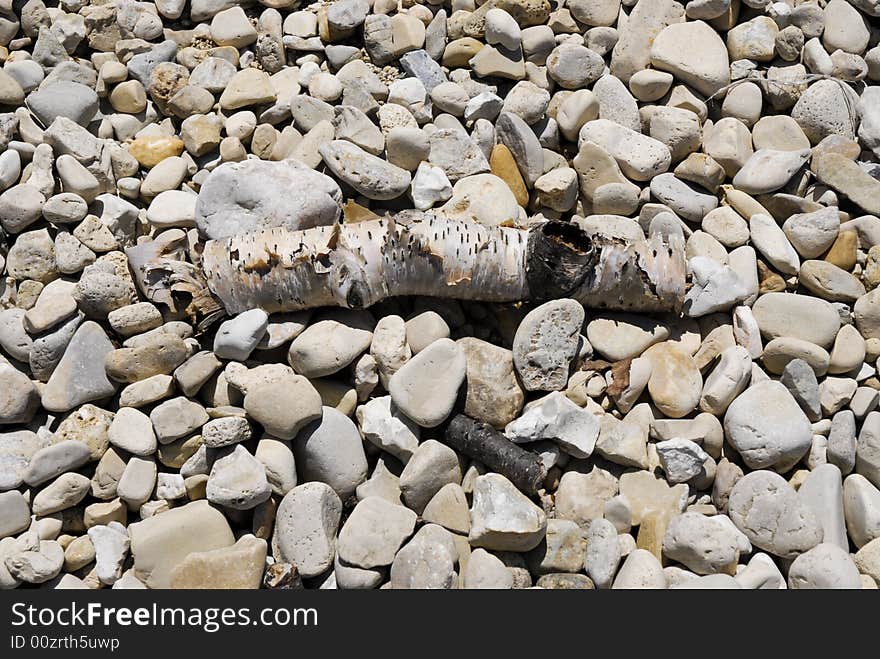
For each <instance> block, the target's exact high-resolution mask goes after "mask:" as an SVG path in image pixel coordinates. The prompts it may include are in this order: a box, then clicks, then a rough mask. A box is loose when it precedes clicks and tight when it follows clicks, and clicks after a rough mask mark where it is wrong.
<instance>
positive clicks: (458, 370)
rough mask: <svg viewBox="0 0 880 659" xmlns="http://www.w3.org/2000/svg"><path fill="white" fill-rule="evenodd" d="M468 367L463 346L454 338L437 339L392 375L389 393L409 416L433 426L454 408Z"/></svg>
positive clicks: (424, 424) (427, 426)
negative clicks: (453, 339)
mask: <svg viewBox="0 0 880 659" xmlns="http://www.w3.org/2000/svg"><path fill="white" fill-rule="evenodd" d="M466 367H467V360H466V358H465V354H464V350H462V349H461V346H459V345H457V344H456V343H455V341H452V340H451V339H437V340H436V341H434V342H433V343H432V344H430V345H429V346H428V347H427V348H425V349H424V350H422V351H421V352H420V353H419V354H417V355H416V356H415V357H413V358H412V359H410V360H409V361H408V362H406V364H404V365H403V366H402V367H401V368H400V370H398V371H397V372H396V373H395V374H394V375H392V376H391V380H390V382H389V383H388V393H390V394H391V400H392V401H393V402H394V404H395V405H397V407H399V408H400V411H401V412H403V413H404V414H405V415H406V416H408V417H409V418H410V419H412V420H413V421H415V422H416V423H418V424H419V425H420V426H424V427H426V428H433V427H434V426H438V425H440V424H441V423H442V422H443V420H444V419H446V417H447V416H449V413H450V412H452V408H453V406H454V405H455V401H456V398H457V397H458V389H459V387H461V385H462V383H463V382H464V378H465V373H466Z"/></svg>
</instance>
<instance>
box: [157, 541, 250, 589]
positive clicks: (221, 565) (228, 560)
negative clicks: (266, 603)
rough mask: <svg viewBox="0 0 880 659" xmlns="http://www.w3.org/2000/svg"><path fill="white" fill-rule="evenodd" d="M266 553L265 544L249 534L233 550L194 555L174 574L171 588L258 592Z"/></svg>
mask: <svg viewBox="0 0 880 659" xmlns="http://www.w3.org/2000/svg"><path fill="white" fill-rule="evenodd" d="M266 553H267V546H266V541H265V540H264V539H262V538H256V537H254V536H253V535H250V534H247V535H244V536H242V537H241V538H239V539H238V541H237V542H236V543H235V544H234V545H232V546H231V547H222V548H220V549H212V550H210V551H205V552H193V553H191V554H189V555H188V556H187V557H186V558H185V559H184V560H183V561H182V562H181V563H180V564H179V565H178V566H177V567H175V568H174V569H173V570H172V572H171V587H172V588H174V589H207V588H211V589H236V590H244V589H252V590H256V589H257V588H260V586H261V585H262V582H263V571H264V569H265V567H266ZM230 568H234V569H230Z"/></svg>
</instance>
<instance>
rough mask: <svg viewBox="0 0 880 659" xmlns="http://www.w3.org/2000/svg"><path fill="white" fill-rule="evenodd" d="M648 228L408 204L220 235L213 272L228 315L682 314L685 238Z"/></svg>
mask: <svg viewBox="0 0 880 659" xmlns="http://www.w3.org/2000/svg"><path fill="white" fill-rule="evenodd" d="M658 220H660V221H658ZM649 233H650V235H649V237H648V239H647V240H645V241H638V242H628V241H624V240H620V239H616V238H610V237H607V236H602V235H593V236H591V235H588V234H586V233H585V232H584V231H583V230H581V229H580V228H579V227H577V226H576V225H574V224H570V223H566V222H555V221H554V222H546V223H543V224H541V225H538V226H535V227H532V228H530V229H528V230H520V229H514V228H508V227H487V226H483V225H481V224H478V223H475V222H471V221H466V220H454V219H449V218H445V217H443V216H439V215H435V214H432V213H421V212H418V211H405V212H402V213H399V214H397V215H396V216H395V217H393V218H381V219H378V220H369V221H365V222H358V223H355V224H337V225H333V226H325V227H315V228H312V229H306V230H303V231H290V230H287V229H283V228H274V229H268V230H265V231H261V232H257V233H249V234H242V235H238V236H232V237H230V238H226V239H223V240H213V241H209V242H207V243H206V245H205V248H204V252H203V254H202V270H203V274H204V277H205V279H206V281H207V285H208V287H209V288H210V290H211V292H212V293H213V294H214V295H215V296H216V297H217V298H218V299H219V300H220V301H221V302H222V304H223V306H224V307H225V308H226V312H227V313H229V314H237V313H240V312H242V311H245V310H247V309H252V308H255V307H260V308H262V309H264V310H265V311H267V312H270V313H271V312H276V311H297V310H301V309H310V308H313V307H322V306H340V307H349V308H365V307H369V306H370V305H372V304H375V303H376V302H379V301H380V300H383V299H385V298H388V297H393V296H398V295H423V296H432V297H445V298H457V299H463V300H473V301H482V302H517V301H529V300H534V301H540V300H547V299H554V298H559V297H570V298H573V299H576V300H578V301H579V302H581V303H582V304H583V305H584V306H588V307H605V308H610V309H624V310H630V311H670V310H676V311H677V310H679V309H680V307H681V304H682V300H683V298H684V294H685V271H686V270H685V243H684V236H683V235H682V233H681V229H680V228H678V227H676V226H674V225H673V224H672V223H667V222H663V221H662V220H661V218H660V217H659V216H658V218H655V221H654V222H653V223H652V227H651V231H650V232H649Z"/></svg>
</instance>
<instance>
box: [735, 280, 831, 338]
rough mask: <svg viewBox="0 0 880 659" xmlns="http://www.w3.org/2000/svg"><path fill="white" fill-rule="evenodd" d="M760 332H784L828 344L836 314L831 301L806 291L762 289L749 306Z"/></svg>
mask: <svg viewBox="0 0 880 659" xmlns="http://www.w3.org/2000/svg"><path fill="white" fill-rule="evenodd" d="M752 312H753V313H754V315H755V320H756V321H758V327H760V328H761V334H763V335H764V336H765V337H767V338H769V339H775V338H778V337H782V336H786V337H792V338H795V339H801V340H803V341H809V342H810V343H815V344H816V345H818V346H822V347H823V348H828V347H830V346H831V344H832V343H834V337H835V336H837V331H838V330H839V329H840V316H839V315H838V313H837V309H835V308H834V307H833V306H832V305H831V303H829V302H826V301H825V300H820V299H818V298H814V297H809V296H807V295H795V294H791V293H766V294H764V295H762V296H761V297H759V298H758V300H757V302H755V306H754V307H752Z"/></svg>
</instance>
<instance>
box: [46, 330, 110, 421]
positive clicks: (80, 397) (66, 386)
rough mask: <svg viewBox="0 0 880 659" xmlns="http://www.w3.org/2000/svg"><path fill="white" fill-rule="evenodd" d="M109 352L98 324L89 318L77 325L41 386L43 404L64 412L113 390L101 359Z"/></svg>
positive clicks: (108, 345)
mask: <svg viewBox="0 0 880 659" xmlns="http://www.w3.org/2000/svg"><path fill="white" fill-rule="evenodd" d="M113 352H114V350H113V344H112V343H110V339H108V338H107V335H106V334H105V333H104V330H103V329H101V326H100V325H98V324H97V323H95V322H92V321H90V320H89V321H86V322H85V323H83V324H82V325H80V327H79V328H78V329H77V330H76V332H75V333H74V335H73V338H72V339H71V340H70V343H69V344H68V346H67V349H66V350H65V351H64V356H63V357H62V358H61V361H60V362H58V366H56V367H55V370H54V371H53V372H52V376H51V377H50V378H49V381H48V382H47V383H46V386H45V388H44V389H43V395H42V401H43V407H45V408H46V409H47V410H49V411H51V412H66V411H68V410H71V409H73V408H74V407H77V406H78V405H82V404H83V403H88V402H90V401H93V400H100V399H101V398H107V397H108V396H112V395H113V394H114V393H116V385H114V384H113V382H111V381H110V380H109V379H108V378H107V372H106V371H105V369H104V361H105V359H106V358H107V357H108V356H109V355H110V354H112V353H113Z"/></svg>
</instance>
